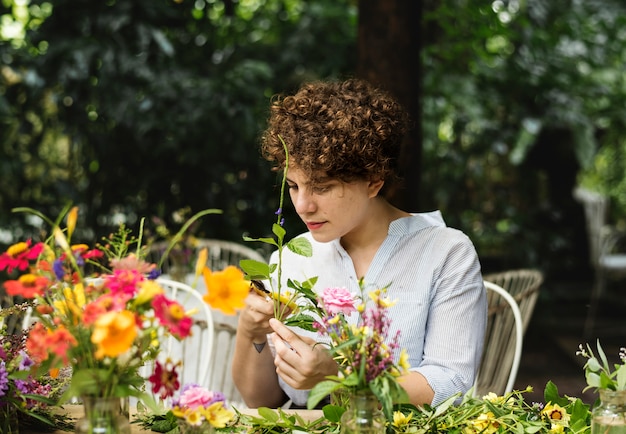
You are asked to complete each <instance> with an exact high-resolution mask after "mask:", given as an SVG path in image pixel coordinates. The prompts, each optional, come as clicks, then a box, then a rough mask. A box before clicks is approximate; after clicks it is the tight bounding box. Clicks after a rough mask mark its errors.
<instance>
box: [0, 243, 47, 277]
mask: <svg viewBox="0 0 626 434" xmlns="http://www.w3.org/2000/svg"><path fill="white" fill-rule="evenodd" d="M30 245H31V240H28V241H25V242H20V243H17V244H13V245H12V246H10V247H9V248H8V249H7V251H6V252H4V253H3V254H2V255H0V271H2V270H4V269H5V268H6V270H7V271H8V272H9V273H11V272H12V271H13V270H15V269H16V268H17V269H18V270H21V271H24V270H26V269H27V268H28V265H29V261H32V260H33V259H37V257H38V256H39V255H40V254H41V252H42V250H43V243H37V244H35V245H34V246H33V247H32V248H31V247H30Z"/></svg>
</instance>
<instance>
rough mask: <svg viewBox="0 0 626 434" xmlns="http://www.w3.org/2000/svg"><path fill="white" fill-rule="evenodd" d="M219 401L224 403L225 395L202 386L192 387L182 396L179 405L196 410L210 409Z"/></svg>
mask: <svg viewBox="0 0 626 434" xmlns="http://www.w3.org/2000/svg"><path fill="white" fill-rule="evenodd" d="M218 401H224V395H222V394H221V393H216V392H212V391H210V390H207V389H205V388H204V387H201V386H192V387H189V388H188V389H186V390H185V391H184V392H183V393H182V394H181V395H180V400H179V403H178V404H179V405H180V406H181V407H187V408H189V409H192V410H195V409H196V408H198V407H208V406H209V405H211V404H213V403H214V402H218Z"/></svg>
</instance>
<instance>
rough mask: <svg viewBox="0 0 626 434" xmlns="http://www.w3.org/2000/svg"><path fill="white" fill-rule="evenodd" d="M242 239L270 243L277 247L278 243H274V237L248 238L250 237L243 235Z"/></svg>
mask: <svg viewBox="0 0 626 434" xmlns="http://www.w3.org/2000/svg"><path fill="white" fill-rule="evenodd" d="M243 240H244V241H259V242H261V243H265V244H271V245H272V246H276V247H278V243H276V240H274V238H250V237H246V236H244V237H243Z"/></svg>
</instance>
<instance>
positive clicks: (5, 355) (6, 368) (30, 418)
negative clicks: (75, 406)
mask: <svg viewBox="0 0 626 434" xmlns="http://www.w3.org/2000/svg"><path fill="white" fill-rule="evenodd" d="M13 310H15V309H14V308H6V309H2V311H1V314H2V317H3V318H6V315H10V314H12V313H13ZM18 310H19V307H18ZM6 328H7V327H6V325H2V327H0V432H1V433H11V432H18V431H17V430H18V428H19V426H20V425H21V426H27V427H31V428H33V429H35V428H37V427H39V426H42V427H48V428H50V427H62V428H68V427H69V424H68V423H67V420H66V418H65V417H63V416H60V415H57V414H54V413H53V412H51V411H50V409H51V407H52V406H53V405H54V404H55V403H56V398H57V397H58V394H59V388H60V387H63V385H64V381H63V380H62V379H61V380H60V381H57V380H55V379H52V378H50V377H49V376H46V377H41V378H37V377H35V376H33V375H32V373H31V369H30V368H31V366H32V365H33V361H32V359H31V357H30V356H29V355H28V352H27V350H26V340H25V335H24V333H21V332H18V333H7V330H6Z"/></svg>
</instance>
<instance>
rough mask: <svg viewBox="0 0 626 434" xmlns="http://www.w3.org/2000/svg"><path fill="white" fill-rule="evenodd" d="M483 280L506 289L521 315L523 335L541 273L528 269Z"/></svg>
mask: <svg viewBox="0 0 626 434" xmlns="http://www.w3.org/2000/svg"><path fill="white" fill-rule="evenodd" d="M483 279H484V280H486V281H488V282H491V283H495V284H496V285H498V286H501V287H502V288H504V289H506V291H507V292H508V293H509V294H511V295H512V296H513V298H514V299H515V301H516V302H517V305H518V306H519V310H520V312H521V313H522V322H523V325H524V333H526V329H528V324H529V323H530V319H531V317H532V315H533V311H534V310H535V305H536V303H537V298H538V296H539V289H540V288H541V284H542V283H543V273H542V272H541V271H539V270H535V269H530V268H520V269H517V270H506V271H501V272H497V273H490V274H485V275H483Z"/></svg>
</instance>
